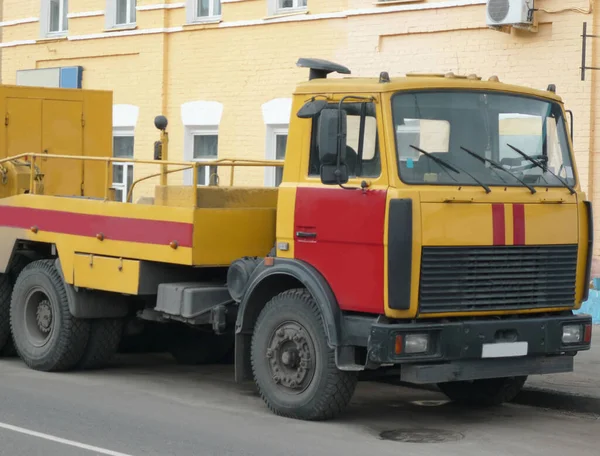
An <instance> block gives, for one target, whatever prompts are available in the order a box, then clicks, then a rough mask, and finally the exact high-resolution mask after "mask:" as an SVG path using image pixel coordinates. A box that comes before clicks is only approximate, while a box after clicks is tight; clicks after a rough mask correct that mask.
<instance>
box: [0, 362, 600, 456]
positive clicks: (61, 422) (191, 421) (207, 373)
mask: <svg viewBox="0 0 600 456" xmlns="http://www.w3.org/2000/svg"><path fill="white" fill-rule="evenodd" d="M444 399H445V398H444V397H443V396H442V395H441V394H439V393H437V392H432V391H425V390H416V389H409V388H404V387H401V386H395V385H389V384H379V383H377V384H376V383H370V382H365V383H361V384H360V385H359V388H358V390H357V393H356V395H355V396H354V400H353V402H352V404H351V406H350V408H349V409H348V410H347V412H346V413H345V415H344V416H343V417H342V418H341V419H338V420H337V421H335V422H328V423H307V422H300V421H294V420H288V419H283V418H279V417H276V416H273V415H272V414H271V413H270V412H268V411H267V410H266V409H265V407H264V406H263V404H262V402H261V401H260V399H259V398H258V397H257V396H256V395H255V393H254V391H253V388H252V387H251V385H249V386H239V385H236V384H235V383H234V382H233V371H232V367H231V366H207V367H198V368H188V367H182V366H177V365H175V364H173V362H172V361H171V359H170V358H169V357H167V356H166V355H165V356H160V355H145V356H139V355H137V356H132V355H129V356H124V357H121V358H120V359H119V360H118V361H117V362H116V363H115V365H114V366H113V367H111V368H109V369H105V370H102V371H97V372H85V373H68V374H44V373H39V372H35V371H32V370H29V369H27V368H25V366H24V365H23V364H22V362H21V361H20V360H17V359H10V360H2V361H0V455H2V456H37V455H40V456H42V455H43V456H71V455H82V456H87V455H94V454H96V455H112V456H143V455H160V456H167V455H177V456H187V455H194V456H200V455H201V456H205V455H207V456H208V455H219V456H226V455H256V456H275V455H277V456H280V455H281V456H287V455H290V456H291V455H303V456H304V455H310V456H320V455H327V456H331V455H337V454H340V455H341V454H343V455H345V456H347V455H360V456H365V455H377V456H386V455H394V456H397V455H399V454H402V455H403V456H412V455H434V454H435V455H443V456H454V455H456V456H459V455H460V456H475V455H476V456H487V455H490V456H492V455H494V456H496V455H511V456H512V455H522V456H526V455H536V456H537V455H541V454H543V455H544V456H553V455H557V456H564V454H577V455H578V456H587V455H589V456H592V455H593V456H597V455H598V444H597V434H598V430H599V429H600V415H595V414H593V413H588V414H579V413H576V412H573V411H569V412H565V411H561V410H551V409H545V408H538V407H532V406H526V405H521V404H510V405H504V406H502V407H498V408H496V409H494V410H491V411H482V410H470V409H465V408H461V407H458V406H456V405H453V404H449V403H447V402H445V401H444ZM419 401H421V402H419ZM387 431H391V432H389V433H388V434H383V435H384V436H386V438H391V439H400V440H406V439H408V440H413V441H415V442H414V443H407V442H405V441H397V440H386V439H384V438H382V437H381V435H382V433H385V432H387Z"/></svg>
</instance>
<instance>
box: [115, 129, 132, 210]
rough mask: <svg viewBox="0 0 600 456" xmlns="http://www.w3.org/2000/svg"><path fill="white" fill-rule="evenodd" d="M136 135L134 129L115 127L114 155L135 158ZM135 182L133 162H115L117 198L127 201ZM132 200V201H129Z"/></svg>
mask: <svg viewBox="0 0 600 456" xmlns="http://www.w3.org/2000/svg"><path fill="white" fill-rule="evenodd" d="M133 149H134V136H133V129H129V128H124V129H119V128H115V129H114V130H113V157H115V158H125V159H128V158H133ZM132 183H133V163H130V162H119V163H114V164H113V185H112V186H113V188H114V189H115V192H116V200H117V201H122V202H124V203H125V202H128V201H127V195H128V193H129V190H130V189H131V185H132ZM129 202H131V201H129Z"/></svg>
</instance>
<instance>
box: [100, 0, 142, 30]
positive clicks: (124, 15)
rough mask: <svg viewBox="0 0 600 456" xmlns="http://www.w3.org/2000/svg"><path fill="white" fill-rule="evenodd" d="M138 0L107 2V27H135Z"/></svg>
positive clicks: (110, 0) (111, 0)
mask: <svg viewBox="0 0 600 456" xmlns="http://www.w3.org/2000/svg"><path fill="white" fill-rule="evenodd" d="M136 6H137V0H106V27H107V28H113V27H126V26H129V25H135V23H136V20H137V17H136Z"/></svg>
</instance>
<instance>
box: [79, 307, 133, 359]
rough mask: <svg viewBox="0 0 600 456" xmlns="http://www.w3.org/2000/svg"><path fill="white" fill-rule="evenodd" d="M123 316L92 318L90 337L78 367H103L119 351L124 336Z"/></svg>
mask: <svg viewBox="0 0 600 456" xmlns="http://www.w3.org/2000/svg"><path fill="white" fill-rule="evenodd" d="M123 326H124V320H123V319H122V318H103V319H94V320H90V337H89V340H88V343H87V347H86V348H85V352H84V354H83V356H82V358H81V359H80V360H79V362H78V363H77V366H76V367H77V368H78V369H82V370H91V369H101V368H102V367H105V366H106V365H107V364H108V363H109V362H110V360H111V359H112V358H113V356H114V355H115V354H116V353H117V350H118V348H119V344H120V343H121V338H122V336H123Z"/></svg>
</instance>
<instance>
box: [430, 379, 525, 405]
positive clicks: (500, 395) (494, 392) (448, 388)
mask: <svg viewBox="0 0 600 456" xmlns="http://www.w3.org/2000/svg"><path fill="white" fill-rule="evenodd" d="M526 381H527V376H524V377H503V378H489V379H481V380H474V381H472V382H470V381H461V382H448V383H439V384H438V388H439V389H440V390H441V391H442V393H444V394H445V395H446V396H448V398H449V399H450V400H452V401H454V402H458V403H462V404H466V405H470V406H475V407H493V406H497V405H500V404H503V403H505V402H511V401H512V400H514V399H515V397H517V395H518V394H519V392H520V391H521V389H523V385H525V382H526Z"/></svg>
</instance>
